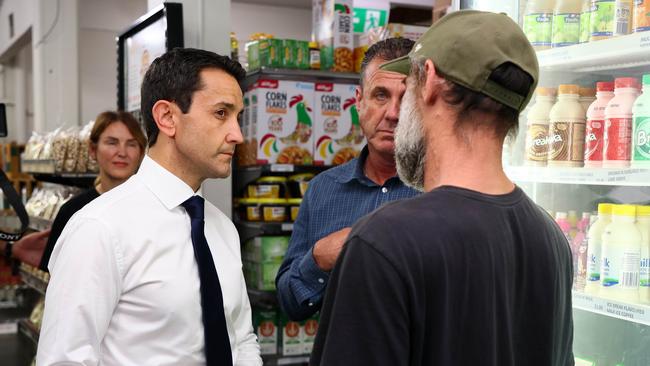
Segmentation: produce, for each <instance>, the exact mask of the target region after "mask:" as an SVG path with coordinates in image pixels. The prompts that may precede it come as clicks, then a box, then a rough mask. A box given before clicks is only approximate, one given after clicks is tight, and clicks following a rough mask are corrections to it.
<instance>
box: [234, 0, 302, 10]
mask: <svg viewBox="0 0 650 366" xmlns="http://www.w3.org/2000/svg"><path fill="white" fill-rule="evenodd" d="M232 2H234V3H249V4H262V5H269V6H284V7H290V8H303V9H311V2H312V0H232Z"/></svg>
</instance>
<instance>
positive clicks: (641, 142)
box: [632, 74, 650, 167]
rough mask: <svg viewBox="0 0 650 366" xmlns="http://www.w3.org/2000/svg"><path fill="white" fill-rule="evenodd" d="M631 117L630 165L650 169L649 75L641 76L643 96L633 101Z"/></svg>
mask: <svg viewBox="0 0 650 366" xmlns="http://www.w3.org/2000/svg"><path fill="white" fill-rule="evenodd" d="M632 117H633V118H634V127H633V129H634V131H633V133H632V138H633V139H634V141H633V142H632V145H633V151H632V165H634V166H636V167H650V74H647V75H643V94H641V95H640V96H639V97H638V98H636V100H635V101H634V106H633V107H632Z"/></svg>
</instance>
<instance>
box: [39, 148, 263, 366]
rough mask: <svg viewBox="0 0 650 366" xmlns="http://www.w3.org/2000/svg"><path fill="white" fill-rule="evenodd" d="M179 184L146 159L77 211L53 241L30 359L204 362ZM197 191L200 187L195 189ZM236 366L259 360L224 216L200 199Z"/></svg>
mask: <svg viewBox="0 0 650 366" xmlns="http://www.w3.org/2000/svg"><path fill="white" fill-rule="evenodd" d="M194 194H195V193H194V192H193V191H192V188H190V187H189V186H188V185H187V184H185V183H184V182H183V181H182V180H180V179H179V178H178V177H176V176H175V175H173V174H172V173H170V172H169V171H167V170H166V169H164V168H163V167H162V166H160V165H159V164H158V163H156V162H155V161H154V160H152V159H151V158H149V157H148V156H145V158H144V160H143V161H142V165H141V166H140V169H139V171H138V173H137V174H136V175H134V176H133V177H131V178H130V179H129V180H128V181H126V182H125V183H123V184H122V185H120V186H118V187H116V188H114V189H112V190H111V191H109V192H107V193H104V194H102V195H101V196H100V197H99V198H97V199H95V200H94V201H92V202H91V203H89V204H88V205H87V206H86V207H84V208H83V209H82V210H80V211H79V212H78V213H77V214H75V215H74V216H73V217H72V219H71V220H70V221H69V223H68V224H67V225H66V227H65V229H64V230H63V233H62V234H61V237H60V238H59V240H58V241H57V243H56V246H55V248H54V252H53V253H52V257H51V260H50V262H49V269H50V272H51V279H50V283H49V286H48V289H47V295H46V298H45V314H44V317H43V325H42V328H41V334H40V340H39V344H38V354H37V358H36V364H37V365H39V366H42V365H107V366H113V365H114V366H145V365H174V366H176V365H183V366H191V365H205V355H204V333H203V323H202V317H201V295H200V291H199V286H200V282H199V274H198V267H197V264H196V260H195V259H194V251H193V247H192V240H191V236H190V235H191V224H190V217H189V215H188V214H187V213H186V212H185V209H184V208H182V207H181V206H180V204H181V203H183V202H184V201H185V200H186V199H188V198H189V197H191V196H192V195H194ZM199 194H200V192H199ZM205 236H206V239H207V241H208V243H209V246H210V251H211V252H212V257H213V258H214V264H215V267H216V269H217V273H218V274H219V281H220V284H221V288H222V293H223V300H224V310H225V315H226V323H227V326H228V335H229V337H230V345H231V349H232V356H233V362H234V364H235V365H242V366H243V365H255V366H258V365H261V364H262V360H261V358H260V356H259V353H260V351H259V345H258V343H257V338H256V336H255V334H254V333H253V327H252V322H251V308H250V303H249V300H248V295H247V293H246V284H245V282H244V277H243V274H242V262H241V253H240V244H239V236H238V234H237V231H236V230H235V227H234V225H233V224H232V222H231V221H230V220H229V219H228V217H226V215H224V214H223V213H222V212H221V211H219V210H218V209H217V208H216V207H214V206H213V205H212V204H211V203H209V202H207V201H206V202H205Z"/></svg>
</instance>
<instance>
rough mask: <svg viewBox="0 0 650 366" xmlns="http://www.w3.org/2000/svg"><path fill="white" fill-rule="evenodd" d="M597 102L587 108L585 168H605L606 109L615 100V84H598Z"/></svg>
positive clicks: (608, 82)
mask: <svg viewBox="0 0 650 366" xmlns="http://www.w3.org/2000/svg"><path fill="white" fill-rule="evenodd" d="M596 91H597V92H596V100H595V101H594V102H593V103H591V105H590V106H589V108H587V130H586V133H585V167H589V168H600V167H602V166H603V143H604V141H603V139H604V137H605V136H604V133H605V108H606V107H607V103H609V101H610V100H612V98H614V82H611V81H601V82H598V83H596Z"/></svg>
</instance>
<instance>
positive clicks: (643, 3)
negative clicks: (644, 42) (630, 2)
mask: <svg viewBox="0 0 650 366" xmlns="http://www.w3.org/2000/svg"><path fill="white" fill-rule="evenodd" d="M632 24H633V25H632V28H634V32H645V31H650V0H636V1H635V2H634V21H633V22H632Z"/></svg>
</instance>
